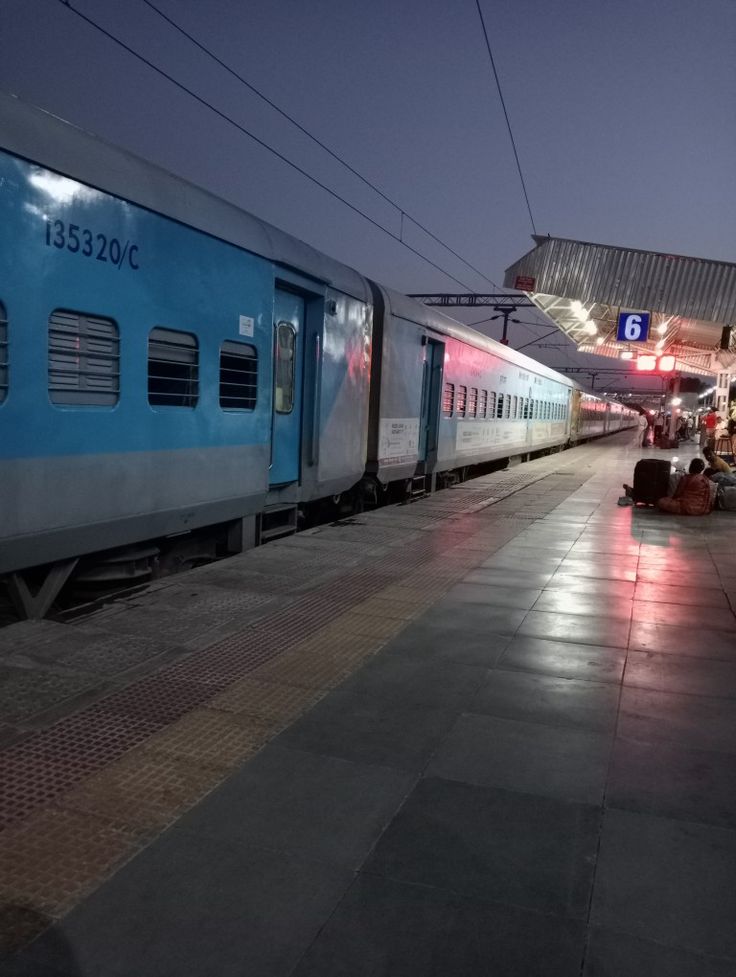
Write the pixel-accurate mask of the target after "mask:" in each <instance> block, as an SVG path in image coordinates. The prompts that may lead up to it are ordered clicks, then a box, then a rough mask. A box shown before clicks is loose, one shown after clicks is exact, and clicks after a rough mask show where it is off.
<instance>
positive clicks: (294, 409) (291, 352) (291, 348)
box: [269, 288, 304, 488]
mask: <svg viewBox="0 0 736 977" xmlns="http://www.w3.org/2000/svg"><path fill="white" fill-rule="evenodd" d="M273 340H274V367H273V416H272V421H271V468H270V473H269V486H270V487H271V488H273V487H274V486H276V485H286V484H288V483H289V482H297V481H299V476H300V459H301V428H302V372H303V360H304V299H303V298H302V297H301V296H300V295H296V294H294V293H293V292H287V291H284V290H283V289H279V288H277V289H276V293H275V298H274V337H273Z"/></svg>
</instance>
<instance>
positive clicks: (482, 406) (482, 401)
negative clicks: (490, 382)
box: [478, 390, 488, 417]
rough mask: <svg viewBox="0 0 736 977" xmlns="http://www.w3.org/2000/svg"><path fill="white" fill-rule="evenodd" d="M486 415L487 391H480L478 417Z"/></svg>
mask: <svg viewBox="0 0 736 977" xmlns="http://www.w3.org/2000/svg"><path fill="white" fill-rule="evenodd" d="M487 413H488V391H487V390H481V391H480V394H479V395H478V417H485V416H486V415H487Z"/></svg>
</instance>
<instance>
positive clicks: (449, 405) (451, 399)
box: [442, 381, 455, 417]
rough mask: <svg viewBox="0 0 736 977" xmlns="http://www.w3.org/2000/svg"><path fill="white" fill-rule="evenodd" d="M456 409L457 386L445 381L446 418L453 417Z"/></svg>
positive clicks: (443, 405) (443, 401)
mask: <svg viewBox="0 0 736 977" xmlns="http://www.w3.org/2000/svg"><path fill="white" fill-rule="evenodd" d="M454 407H455V384H454V383H448V382H447V381H445V388H444V390H443V391H442V413H443V414H444V415H445V417H452V411H453V409H454Z"/></svg>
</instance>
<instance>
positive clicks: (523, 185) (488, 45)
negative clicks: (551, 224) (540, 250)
mask: <svg viewBox="0 0 736 977" xmlns="http://www.w3.org/2000/svg"><path fill="white" fill-rule="evenodd" d="M475 5H476V7H477V8H478V16H479V17H480V25H481V27H482V28H483V36H484V37H485V39H486V48H487V49H488V57H489V58H490V60H491V68H492V69H493V77H494V78H495V79H496V88H497V89H498V97H499V98H500V99H501V108H502V109H503V115H504V118H505V119H506V127H507V128H508V130H509V136H510V137H511V146H512V148H513V150H514V159H515V160H516V169H517V170H518V171H519V179H520V180H521V189H522V190H523V191H524V200H525V201H526V209H527V210H528V211H529V220H530V221H531V222H532V230H533V231H534V233H535V234H536V233H537V227H536V224H535V223H534V217H533V216H532V208H531V204H530V203H529V194H528V193H527V192H526V183H525V182H524V174H523V173H522V172H521V163H520V161H519V153H518V152H517V149H516V140H515V139H514V133H513V131H512V129H511V121H510V120H509V113H508V112H507V111H506V102H505V100H504V97H503V92H502V91H501V81H500V79H499V77H498V72H497V71H496V62H495V61H494V60H493V51H492V50H491V42H490V41H489V39H488V31H487V30H486V22H485V20H484V19H483V11H482V10H481V8H480V0H475Z"/></svg>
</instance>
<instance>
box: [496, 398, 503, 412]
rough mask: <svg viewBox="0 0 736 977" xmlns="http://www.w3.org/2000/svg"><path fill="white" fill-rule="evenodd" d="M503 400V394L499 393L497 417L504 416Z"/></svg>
mask: <svg viewBox="0 0 736 977" xmlns="http://www.w3.org/2000/svg"><path fill="white" fill-rule="evenodd" d="M503 400H504V397H503V394H499V395H498V400H497V401H496V417H503Z"/></svg>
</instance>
